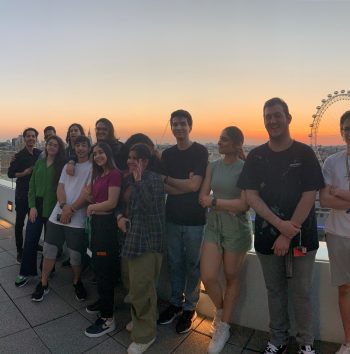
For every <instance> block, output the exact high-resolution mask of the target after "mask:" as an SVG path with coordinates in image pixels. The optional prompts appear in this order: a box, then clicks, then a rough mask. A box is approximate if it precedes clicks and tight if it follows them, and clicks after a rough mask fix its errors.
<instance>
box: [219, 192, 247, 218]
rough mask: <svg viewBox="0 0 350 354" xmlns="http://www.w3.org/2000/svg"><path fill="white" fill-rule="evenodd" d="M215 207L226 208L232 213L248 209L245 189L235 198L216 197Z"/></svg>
mask: <svg viewBox="0 0 350 354" xmlns="http://www.w3.org/2000/svg"><path fill="white" fill-rule="evenodd" d="M216 208H217V209H219V210H220V209H224V210H228V211H230V212H231V213H234V214H240V213H244V212H246V211H248V210H249V205H248V203H247V198H246V193H245V191H242V192H241V196H240V198H237V199H220V198H219V199H217V200H216Z"/></svg>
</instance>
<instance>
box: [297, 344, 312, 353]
mask: <svg viewBox="0 0 350 354" xmlns="http://www.w3.org/2000/svg"><path fill="white" fill-rule="evenodd" d="M298 354H316V352H315V349H314V348H313V346H312V345H301V346H300V347H299V351H298Z"/></svg>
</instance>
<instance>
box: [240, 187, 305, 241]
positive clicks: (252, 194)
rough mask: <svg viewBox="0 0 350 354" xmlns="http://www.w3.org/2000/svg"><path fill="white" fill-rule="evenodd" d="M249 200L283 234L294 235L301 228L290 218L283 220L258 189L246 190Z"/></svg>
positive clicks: (258, 212) (289, 236)
mask: <svg viewBox="0 0 350 354" xmlns="http://www.w3.org/2000/svg"><path fill="white" fill-rule="evenodd" d="M246 195H247V202H248V204H249V205H250V206H251V207H252V208H253V209H254V210H255V212H256V213H257V214H259V215H260V216H261V217H262V218H263V219H264V220H266V221H268V222H269V223H270V224H271V225H273V226H274V227H276V228H277V229H278V230H279V231H280V233H281V234H282V235H285V236H286V237H288V238H292V237H294V236H295V235H296V234H297V233H298V232H299V231H300V228H299V227H297V226H295V225H293V223H292V222H291V221H290V220H282V219H281V218H280V217H278V216H277V215H276V214H275V213H273V212H272V210H271V209H270V208H269V207H268V206H267V205H266V204H265V202H264V201H263V200H262V199H261V198H260V196H259V192H258V191H257V190H251V189H250V190H249V189H247V190H246Z"/></svg>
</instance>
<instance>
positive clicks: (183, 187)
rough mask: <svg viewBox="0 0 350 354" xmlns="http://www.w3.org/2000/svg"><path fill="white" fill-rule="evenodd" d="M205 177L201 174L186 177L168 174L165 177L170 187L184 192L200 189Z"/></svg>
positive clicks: (165, 181)
mask: <svg viewBox="0 0 350 354" xmlns="http://www.w3.org/2000/svg"><path fill="white" fill-rule="evenodd" d="M202 181H203V177H202V176H199V175H194V176H191V177H190V176H189V178H186V179H179V178H173V177H170V176H166V177H165V178H164V183H165V184H167V185H169V186H170V187H174V188H175V189H176V190H178V191H181V192H182V193H191V192H197V191H199V188H200V186H201V184H202Z"/></svg>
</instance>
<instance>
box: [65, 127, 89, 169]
mask: <svg viewBox="0 0 350 354" xmlns="http://www.w3.org/2000/svg"><path fill="white" fill-rule="evenodd" d="M80 135H85V132H84V128H83V127H82V126H81V125H80V124H79V123H73V124H71V125H70V126H69V127H68V131H67V136H66V142H67V145H68V146H67V148H66V156H67V160H68V161H74V162H76V155H75V150H74V145H75V140H76V139H77V137H78V136H80Z"/></svg>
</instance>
